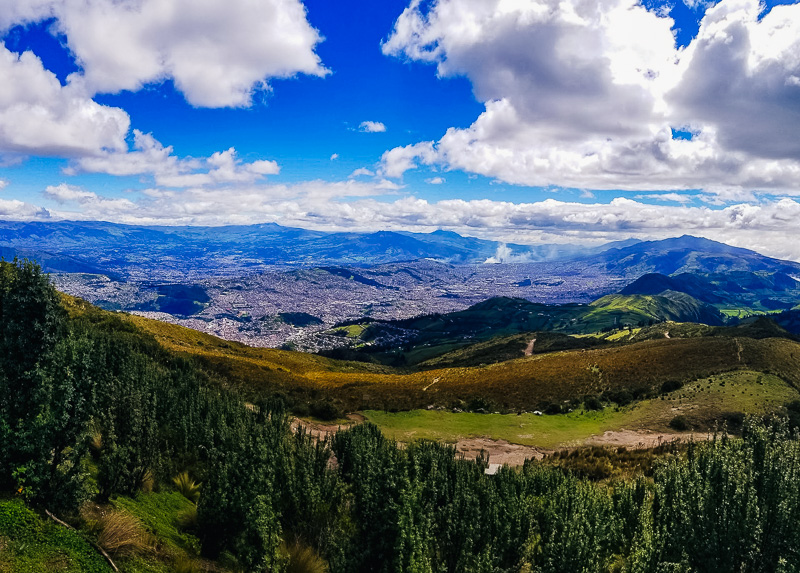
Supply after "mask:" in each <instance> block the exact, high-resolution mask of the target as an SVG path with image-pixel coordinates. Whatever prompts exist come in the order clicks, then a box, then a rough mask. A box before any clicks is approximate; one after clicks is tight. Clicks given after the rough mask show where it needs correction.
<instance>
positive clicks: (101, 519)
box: [0, 262, 800, 573]
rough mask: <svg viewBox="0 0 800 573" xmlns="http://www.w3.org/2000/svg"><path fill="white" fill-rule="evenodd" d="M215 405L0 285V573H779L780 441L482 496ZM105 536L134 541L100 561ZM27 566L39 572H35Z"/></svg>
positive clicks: (766, 425)
mask: <svg viewBox="0 0 800 573" xmlns="http://www.w3.org/2000/svg"><path fill="white" fill-rule="evenodd" d="M745 350H746V349H745ZM329 375H330V376H335V375H336V373H335V372H330V373H329ZM228 387H229V385H228V384H227V381H226V379H225V375H224V371H223V370H222V369H213V370H208V371H207V370H205V369H204V366H203V363H202V362H201V361H199V360H198V359H196V358H193V357H191V356H188V355H183V356H180V355H178V354H176V353H174V352H172V351H169V350H167V349H165V347H164V346H162V345H161V344H159V343H158V342H157V341H156V340H155V339H154V338H153V337H152V335H149V334H147V333H145V332H143V331H142V330H140V328H139V327H137V326H136V325H135V324H133V323H132V322H130V321H127V320H123V319H122V318H120V317H119V316H116V315H114V314H110V313H101V312H94V313H87V312H84V313H74V314H73V315H70V314H68V313H67V311H66V309H65V308H64V306H63V303H62V299H61V297H60V296H59V294H58V293H57V292H56V291H55V289H54V288H53V287H52V286H51V284H50V282H49V280H48V278H47V276H46V275H43V274H42V273H41V271H40V269H39V268H38V267H36V266H35V265H33V264H31V263H27V262H25V263H18V262H15V263H6V262H3V263H0V571H27V570H30V571H36V570H54V571H59V570H61V571H81V570H88V569H85V568H84V567H88V566H84V565H81V564H82V563H91V567H92V569H91V570H92V571H104V570H110V565H108V564H107V562H106V561H105V560H104V559H95V557H96V555H95V554H94V553H93V546H92V545H91V544H95V545H94V547H96V546H100V547H105V548H106V549H107V552H108V553H109V554H110V556H111V558H112V559H113V560H114V561H115V562H116V563H117V565H118V566H119V567H120V569H121V570H123V571H136V572H138V571H201V570H216V571H260V572H261V571H263V572H267V571H269V572H271V571H326V570H328V571H331V572H353V573H355V572H361V571H364V572H366V571H374V572H437V573H438V572H453V573H455V572H459V573H460V572H486V573H488V572H497V571H501V572H509V573H511V572H515V573H516V572H523V571H540V572H563V573H567V572H570V573H572V572H577V571H586V572H607V571H618V572H621V571H629V572H642V573H644V572H652V573H657V572H667V571H669V572H684V573H688V572H690V571H691V572H698V573H705V572H709V573H710V572H712V571H713V572H718V571H748V572H749V571H752V572H773V571H775V572H777V571H787V572H788V571H797V570H799V569H800V554H798V552H797V551H796V548H797V547H798V545H799V544H800V442H798V439H797V435H796V434H792V433H791V432H790V431H789V428H788V425H787V422H785V421H778V420H749V421H747V422H746V423H745V427H744V429H743V431H742V437H741V438H729V437H725V436H722V435H720V436H718V437H717V438H715V439H713V440H711V441H709V442H708V443H703V444H690V445H689V446H688V447H687V448H678V447H676V448H667V449H666V451H665V453H663V454H662V455H661V456H660V457H659V459H658V460H657V461H656V462H655V464H654V466H653V467H651V468H649V469H647V471H646V472H640V473H636V472H634V473H633V474H632V475H631V477H628V478H626V479H624V480H623V479H619V480H612V481H603V482H599V483H598V482H592V481H589V480H587V479H582V478H579V477H576V476H575V475H572V474H571V473H570V472H569V471H565V470H564V469H563V468H562V467H559V466H557V465H555V464H552V463H546V462H545V463H543V462H536V461H528V462H526V463H525V465H524V466H523V467H521V468H507V467H506V468H502V469H501V470H500V471H499V472H498V473H497V474H496V475H487V473H486V472H485V469H486V466H487V460H486V458H485V457H479V458H478V459H477V460H465V459H461V458H460V456H458V455H457V454H456V452H455V450H454V449H453V448H451V447H449V446H446V445H442V444H436V443H431V442H417V443H412V444H409V445H407V446H406V447H404V448H398V447H397V444H395V443H394V442H392V441H390V440H388V439H386V438H385V437H384V436H383V435H382V434H381V433H380V431H379V430H378V428H377V427H376V426H373V425H371V424H363V425H359V426H356V427H354V428H352V429H349V430H346V431H340V432H339V433H337V434H335V436H333V437H332V438H331V439H330V440H328V441H324V440H323V441H317V440H315V439H313V438H312V437H311V436H309V435H308V434H306V433H305V432H303V431H302V430H299V431H297V432H294V431H292V430H291V429H290V425H289V419H288V415H287V413H286V411H285V409H284V406H283V402H282V401H280V400H275V399H268V398H266V397H264V398H263V399H261V400H258V401H255V403H246V402H244V401H243V400H242V399H241V398H240V397H239V396H238V395H237V394H235V393H234V391H233V390H230V389H228ZM619 454H620V455H621V452H620V453H619ZM567 467H568V466H567ZM28 508H32V509H33V510H34V511H35V512H36V513H31V512H30V511H29V509H28ZM171 508H172V509H171ZM173 509H174V510H175V511H177V510H178V509H180V512H181V513H180V517H179V516H178V514H177V513H175V512H173V513H169V511H173ZM45 511H49V512H52V513H53V514H54V515H55V516H57V517H59V518H60V519H62V520H64V521H67V522H69V523H71V524H72V525H73V526H75V527H76V528H77V530H78V531H77V532H74V533H69V534H67V533H64V534H63V535H61V534H56V533H54V532H53V531H52V530H51V528H53V527H55V528H56V530H57V531H61V529H58V528H59V527H60V526H57V525H56V524H54V523H53V522H52V520H49V519H47V522H46V523H47V526H45V525H44V523H45V522H44V521H40V520H41V519H42V518H45V516H46V514H45ZM37 514H38V515H37ZM109 515H115V516H119V515H122V516H128V517H125V518H124V519H128V518H130V516H134V517H135V518H136V519H135V520H134V523H135V528H139V530H141V531H142V532H144V533H146V534H147V536H150V537H148V539H150V538H155V541H152V540H151V541H148V542H146V543H145V542H141V540H142V539H145V536H144V533H142V535H140V536H139V537H137V539H139V541H140V542H141V543H139V546H134V547H132V548H131V547H130V546H126V548H125V550H123V549H122V548H121V547H120V546H119V545H117V546H114V545H113V544H109V538H112V537H113V535H112V533H113V532H112V530H111V529H110V528H111V523H112V520H110V519H109V518H108V516H109ZM119 519H123V518H122V517H120V518H118V520H119ZM64 531H65V532H66V531H67V530H66V529H64ZM137 531H138V530H137ZM137 535H138V534H137ZM117 538H118V537H117ZM81 540H83V541H81ZM45 542H47V543H45ZM47 544H49V545H47ZM45 545H47V546H48V547H50V548H51V549H49V550H48V551H50V550H52V551H54V552H55V553H49V554H48V555H55V556H56V557H47V558H46V559H44V558H43V559H42V560H39V561H37V559H38V556H37V555H38V554H37V552H39V551H41V552H44V551H45ZM134 545H135V544H134ZM53 547H55V548H56V549H52V548H53ZM59 547H60V548H61V549H58V548H59ZM32 564H33V565H32ZM37 567H38V569H37Z"/></svg>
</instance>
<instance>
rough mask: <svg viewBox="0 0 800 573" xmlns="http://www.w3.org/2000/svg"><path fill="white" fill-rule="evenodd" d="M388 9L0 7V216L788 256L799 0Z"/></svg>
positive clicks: (463, 1)
mask: <svg viewBox="0 0 800 573" xmlns="http://www.w3.org/2000/svg"><path fill="white" fill-rule="evenodd" d="M400 1H401V4H399V5H395V3H393V2H387V3H385V6H381V7H373V6H371V7H370V8H369V9H368V10H367V9H366V8H365V11H370V10H371V12H369V14H367V15H365V16H363V17H364V18H367V17H370V18H373V19H374V21H375V22H378V23H380V24H381V25H383V26H384V28H383V29H382V30H379V33H378V37H377V38H373V37H371V36H369V35H368V33H367V30H368V29H371V28H373V27H374V26H365V25H363V22H354V23H352V27H351V28H348V29H347V33H344V26H345V25H346V24H348V23H346V22H343V21H342V19H345V18H347V17H346V16H344V15H343V14H344V13H345V12H346V11H341V12H338V11H336V12H334V11H330V10H328V11H326V10H325V9H324V7H323V5H322V2H320V1H319V0H307V1H306V3H305V4H303V3H302V2H300V1H299V0H263V1H261V2H258V3H253V2H249V1H248V0H229V1H228V2H226V3H224V5H222V4H220V3H216V2H193V1H190V0H126V1H124V2H115V3H109V2H105V1H101V0H80V1H79V0H26V1H21V0H0V34H3V35H4V42H3V44H0V218H3V219H21V220H26V219H46V218H70V219H103V220H110V221H116V222H125V223H147V224H206V225H207V224H246V223H256V222H264V221H276V222H278V223H281V224H287V225H297V226H303V227H309V228H318V229H331V230H334V229H335V230H341V229H354V230H356V229H357V230H377V229H405V230H414V231H423V232H424V231H432V230H435V229H437V228H445V229H451V230H454V231H457V232H460V233H463V234H467V235H475V236H481V237H486V238H494V239H499V240H504V241H509V242H512V241H513V242H518V243H519V242H538V241H547V242H553V241H556V242H563V241H601V240H612V239H618V238H624V237H629V236H636V237H642V238H644V237H664V236H670V235H676V234H682V233H685V232H686V233H692V234H697V235H704V236H707V237H709V238H713V239H717V240H723V241H725V242H728V243H731V244H736V245H740V246H747V247H750V248H755V249H758V250H761V251H763V252H766V253H768V254H772V255H775V256H782V257H787V258H792V259H795V260H800V241H797V240H794V241H792V240H787V237H793V238H797V239H800V224H798V223H799V222H800V138H798V137H797V134H798V133H800V4H798V3H797V2H789V3H785V2H782V3H779V4H777V5H774V4H775V3H774V2H773V3H772V4H770V5H764V4H762V3H760V2H759V1H758V0H720V1H719V2H717V3H697V2H685V3H681V2H678V3H677V4H676V3H674V2H673V3H666V2H656V1H654V0H645V1H644V2H639V1H636V0H430V1H426V2H423V1H422V0H411V2H410V4H402V0H400ZM358 2H362V5H363V0H355V4H358ZM406 2H407V0H406ZM354 30H355V31H356V32H358V33H357V34H354V33H353V31H354ZM361 36H363V39H361ZM359 41H361V42H362V44H358V42H359ZM365 45H369V46H372V50H373V51H374V57H373V56H370V55H369V53H367V52H365V50H364V46H365ZM358 54H366V55H363V56H361V55H358ZM359 58H362V59H359ZM368 58H371V59H368ZM367 65H368V66H370V67H368V68H365V66H367ZM337 76H338V77H337ZM431 76H435V78H432V77H431ZM459 80H460V81H463V82H466V83H465V84H464V85H466V87H467V89H465V90H462V91H461V92H459V91H458V89H460V88H458V86H459V85H460V84H458V83H457V82H458V81H459ZM453 82H455V83H453ZM439 90H444V91H439ZM446 90H450V91H446ZM282 91H286V92H287V97H286V98H282V96H281V92H282ZM454 94H455V95H454ZM414 98H417V99H414ZM412 100H413V101H415V102H421V103H417V104H414V105H410V104H409V103H408V102H409V101H412ZM474 110H477V111H474ZM365 116H366V117H367V118H369V119H365ZM387 125H389V126H390V127H391V128H392V129H391V130H389V129H387V127H386V126H387ZM215 135H217V139H214V136H215ZM201 140H202V141H212V142H213V143H212V144H211V145H216V146H217V147H213V148H212V147H209V144H203V143H202V142H201ZM304 145H305V147H303V146H304ZM334 158H335V159H336V160H335V161H331V160H332V159H334Z"/></svg>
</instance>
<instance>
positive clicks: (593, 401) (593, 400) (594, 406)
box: [583, 396, 603, 410]
mask: <svg viewBox="0 0 800 573" xmlns="http://www.w3.org/2000/svg"><path fill="white" fill-rule="evenodd" d="M583 406H584V407H585V408H586V409H587V410H602V409H603V403H602V402H601V401H600V399H599V398H598V397H597V396H587V397H586V398H584V400H583Z"/></svg>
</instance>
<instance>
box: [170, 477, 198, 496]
mask: <svg viewBox="0 0 800 573" xmlns="http://www.w3.org/2000/svg"><path fill="white" fill-rule="evenodd" d="M172 483H174V484H175V489H177V490H178V493H180V494H181V495H182V496H183V497H185V498H186V499H188V500H189V501H193V502H194V503H197V500H198V499H200V486H201V485H202V484H199V483H197V482H195V481H194V480H193V479H192V478H190V477H189V472H182V473H179V474H178V475H177V476H175V477H174V478H172Z"/></svg>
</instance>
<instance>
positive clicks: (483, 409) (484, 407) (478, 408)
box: [467, 396, 493, 414]
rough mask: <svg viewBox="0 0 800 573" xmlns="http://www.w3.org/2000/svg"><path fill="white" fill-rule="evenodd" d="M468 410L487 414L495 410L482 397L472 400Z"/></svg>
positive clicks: (468, 404)
mask: <svg viewBox="0 0 800 573" xmlns="http://www.w3.org/2000/svg"><path fill="white" fill-rule="evenodd" d="M467 410H469V411H470V412H478V413H480V414H486V413H487V412H491V411H492V410H493V408H492V404H491V403H490V402H489V401H488V400H487V399H486V398H483V397H482V396H476V397H474V398H471V399H470V401H469V402H468V403H467Z"/></svg>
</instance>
